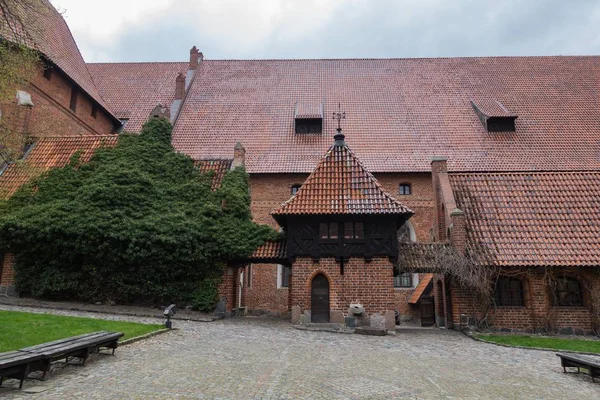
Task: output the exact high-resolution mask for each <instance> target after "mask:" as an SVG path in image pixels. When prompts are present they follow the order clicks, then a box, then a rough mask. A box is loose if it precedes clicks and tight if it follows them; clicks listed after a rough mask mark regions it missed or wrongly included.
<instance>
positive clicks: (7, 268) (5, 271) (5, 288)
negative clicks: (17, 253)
mask: <svg viewBox="0 0 600 400" xmlns="http://www.w3.org/2000/svg"><path fill="white" fill-rule="evenodd" d="M0 262H1V263H2V265H0V294H8V295H16V291H15V270H14V265H15V257H14V255H13V254H5V255H4V257H3V258H2V259H0Z"/></svg>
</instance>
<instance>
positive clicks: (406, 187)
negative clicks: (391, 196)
mask: <svg viewBox="0 0 600 400" xmlns="http://www.w3.org/2000/svg"><path fill="white" fill-rule="evenodd" d="M398 193H399V194H401V195H403V196H408V195H410V194H412V188H411V186H410V183H401V184H400V186H399V187H398Z"/></svg>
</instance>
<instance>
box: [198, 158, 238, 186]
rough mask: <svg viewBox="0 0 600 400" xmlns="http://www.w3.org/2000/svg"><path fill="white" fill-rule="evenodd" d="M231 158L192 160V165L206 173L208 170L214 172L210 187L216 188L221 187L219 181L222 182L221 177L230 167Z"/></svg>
mask: <svg viewBox="0 0 600 400" xmlns="http://www.w3.org/2000/svg"><path fill="white" fill-rule="evenodd" d="M232 162H233V159H228V160H198V161H195V162H194V165H195V166H196V167H197V168H198V169H199V170H200V172H202V173H206V172H209V171H213V172H214V176H213V178H212V185H211V186H212V189H217V188H219V187H221V183H222V182H223V177H224V176H225V173H226V172H227V171H229V170H230V169H231V163H232Z"/></svg>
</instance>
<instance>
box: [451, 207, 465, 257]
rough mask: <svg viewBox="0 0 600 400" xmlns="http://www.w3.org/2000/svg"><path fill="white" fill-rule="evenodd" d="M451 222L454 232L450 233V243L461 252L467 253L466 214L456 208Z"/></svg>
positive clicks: (452, 213)
mask: <svg viewBox="0 0 600 400" xmlns="http://www.w3.org/2000/svg"><path fill="white" fill-rule="evenodd" d="M450 220H451V221H452V230H451V232H450V241H451V243H452V246H454V248H455V249H456V250H458V251H459V252H461V253H463V254H464V252H465V249H466V247H467V228H466V226H465V213H464V212H463V211H462V210H460V209H458V208H455V209H454V210H453V211H452V212H451V213H450Z"/></svg>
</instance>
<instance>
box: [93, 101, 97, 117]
mask: <svg viewBox="0 0 600 400" xmlns="http://www.w3.org/2000/svg"><path fill="white" fill-rule="evenodd" d="M97 114H98V106H97V105H95V104H93V105H92V118H96V115H97Z"/></svg>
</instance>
